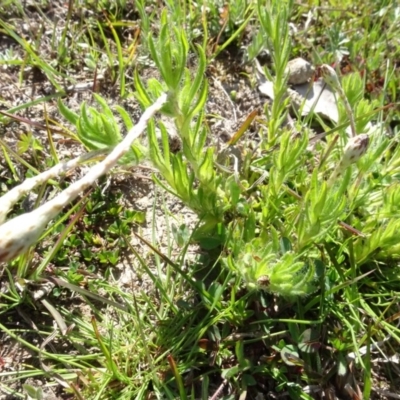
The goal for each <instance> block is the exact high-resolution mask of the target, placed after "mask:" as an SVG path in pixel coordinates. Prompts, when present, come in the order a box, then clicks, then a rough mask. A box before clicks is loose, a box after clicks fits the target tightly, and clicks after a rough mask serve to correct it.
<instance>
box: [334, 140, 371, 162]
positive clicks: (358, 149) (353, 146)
mask: <svg viewBox="0 0 400 400" xmlns="http://www.w3.org/2000/svg"><path fill="white" fill-rule="evenodd" d="M368 144H369V136H368V135H367V134H365V133H362V134H361V135H357V136H356V137H353V138H351V139H350V140H349V141H348V143H347V145H346V147H345V148H344V151H343V156H342V160H341V161H340V164H341V167H342V168H346V167H348V166H349V165H351V164H354V163H356V162H357V161H358V160H359V159H360V158H361V157H362V156H363V155H364V154H365V153H366V152H367V149H368Z"/></svg>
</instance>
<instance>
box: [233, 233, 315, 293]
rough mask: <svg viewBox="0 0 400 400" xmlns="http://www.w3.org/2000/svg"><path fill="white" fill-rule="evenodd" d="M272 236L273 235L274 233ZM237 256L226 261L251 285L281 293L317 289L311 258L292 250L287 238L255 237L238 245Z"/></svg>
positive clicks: (255, 287)
mask: <svg viewBox="0 0 400 400" xmlns="http://www.w3.org/2000/svg"><path fill="white" fill-rule="evenodd" d="M274 236H275V235H274ZM240 248H241V250H239V252H238V254H237V256H235V255H231V256H229V257H228V259H227V263H228V265H229V267H230V268H231V269H234V270H235V271H236V272H238V273H239V274H241V275H242V277H243V280H244V281H245V282H246V284H247V286H248V287H249V288H251V289H261V290H267V291H269V292H271V293H275V294H278V295H281V296H283V297H287V298H290V297H295V296H305V295H308V294H310V293H312V292H314V291H315V290H316V287H315V280H316V274H315V267H314V263H313V262H307V261H304V260H302V259H301V257H299V256H298V255H296V253H295V252H293V251H292V249H291V245H290V243H289V241H288V239H287V238H282V239H280V240H277V239H276V236H275V238H271V241H270V242H269V243H265V240H264V239H263V238H254V239H253V240H251V241H250V242H248V243H245V244H244V245H242V246H240Z"/></svg>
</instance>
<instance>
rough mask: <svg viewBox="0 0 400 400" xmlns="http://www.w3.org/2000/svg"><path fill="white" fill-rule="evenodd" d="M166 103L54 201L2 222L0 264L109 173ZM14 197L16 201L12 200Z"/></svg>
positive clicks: (160, 100)
mask: <svg viewBox="0 0 400 400" xmlns="http://www.w3.org/2000/svg"><path fill="white" fill-rule="evenodd" d="M166 101H167V95H166V94H163V95H161V96H160V97H159V98H158V99H157V101H156V102H155V103H154V104H153V105H152V106H150V107H149V108H147V110H146V111H145V112H144V114H143V115H142V117H141V118H140V120H139V122H138V123H137V124H136V125H135V126H134V127H133V128H132V129H131V130H130V131H129V132H128V134H127V135H126V137H125V138H124V140H123V141H122V142H121V143H119V144H118V145H117V146H116V147H115V148H114V149H113V150H112V152H111V153H110V154H109V155H108V156H107V157H106V158H105V159H104V160H103V161H101V162H100V163H98V164H96V165H95V166H93V167H92V168H91V169H90V171H89V172H88V173H87V174H86V175H85V176H84V177H83V178H81V179H80V180H79V181H76V182H74V183H73V184H71V186H69V187H68V188H67V189H65V190H64V191H63V192H61V193H60V194H59V195H58V196H56V197H55V198H54V199H52V200H50V201H49V202H47V203H45V204H43V205H42V206H40V207H38V208H37V209H36V210H33V211H31V212H29V213H26V214H22V215H20V216H18V217H16V218H14V219H11V220H10V221H7V222H5V223H4V224H3V225H0V262H6V261H10V260H12V259H13V258H15V257H17V256H18V255H19V254H21V253H23V252H25V251H26V250H27V249H28V248H29V247H30V246H32V245H33V244H35V243H36V241H37V240H38V239H39V237H40V235H41V234H42V232H43V230H44V229H45V227H46V225H47V224H48V223H49V222H50V221H51V220H52V219H53V218H54V217H56V216H57V215H58V214H59V213H60V212H61V210H62V209H63V208H64V207H65V206H66V205H67V204H69V203H70V202H71V201H72V200H74V199H75V198H76V197H78V195H79V193H80V192H82V191H83V190H84V189H86V188H87V187H89V186H91V185H92V184H93V183H94V182H95V181H96V180H97V179H98V178H100V177H101V176H103V175H104V174H106V173H107V172H108V171H110V169H111V168H112V167H114V166H115V164H116V163H117V162H118V160H119V159H120V158H121V157H122V156H123V155H124V154H125V153H126V152H127V151H129V149H130V146H131V144H132V142H133V141H134V140H135V139H137V138H138V137H139V136H140V134H141V133H142V132H143V131H144V130H145V128H146V126H147V123H148V121H149V119H150V118H151V117H153V115H154V114H155V113H156V112H157V111H159V110H160V108H161V107H162V106H163V105H164V104H165V102H166ZM73 161H74V160H72V161H71V164H72V165H73ZM66 164H68V163H66ZM71 164H70V165H71ZM54 168H55V167H54ZM62 168H63V167H62V166H60V167H58V169H62ZM50 171H51V170H50ZM50 171H48V172H50ZM53 173H54V170H53ZM50 176H51V175H50ZM25 182H28V183H26V187H28V185H29V186H32V185H33V184H34V181H25ZM24 184H25V183H23V184H21V185H20V186H19V187H18V188H19V189H18V190H17V191H16V192H15V193H14V194H13V195H10V196H9V198H8V199H6V200H5V201H4V203H3V206H4V207H5V208H6V207H7V205H9V204H11V203H12V202H13V201H14V202H15V201H18V198H19V197H18V196H20V195H23V193H26V190H25V188H24ZM21 186H22V188H21ZM21 193H22V194H21ZM5 196H7V195H5ZM17 197H18V198H17ZM16 198H17V200H15V199H16ZM1 204H2V199H0V205H1ZM2 212H3V213H4V212H5V213H6V214H7V212H8V209H7V210H6V211H5V209H4V211H3V210H2ZM3 218H4V216H3Z"/></svg>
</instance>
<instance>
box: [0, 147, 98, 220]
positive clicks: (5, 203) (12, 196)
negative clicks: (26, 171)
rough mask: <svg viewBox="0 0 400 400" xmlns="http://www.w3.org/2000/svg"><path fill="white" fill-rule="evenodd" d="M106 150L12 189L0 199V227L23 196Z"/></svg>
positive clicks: (61, 166) (74, 161)
mask: <svg viewBox="0 0 400 400" xmlns="http://www.w3.org/2000/svg"><path fill="white" fill-rule="evenodd" d="M105 152H106V150H104V149H102V150H95V151H91V152H90V153H87V154H84V155H81V156H79V157H77V158H74V159H73V160H69V161H66V162H63V163H59V164H57V165H55V166H54V167H53V168H50V169H49V170H48V171H44V172H42V173H41V174H39V175H37V176H34V177H32V178H28V179H26V180H25V181H24V182H22V183H21V184H20V185H18V186H16V187H14V188H12V189H11V190H10V191H9V192H7V193H6V194H5V195H4V196H2V197H1V198H0V225H1V224H2V223H3V222H4V221H5V219H6V216H7V214H8V212H9V211H10V209H11V207H12V206H13V205H14V204H15V203H16V202H17V201H18V200H19V199H20V198H21V197H22V196H24V195H26V194H27V193H28V192H30V191H31V190H32V189H33V188H35V187H36V186H38V185H40V184H42V183H45V182H47V181H48V180H49V179H51V178H54V177H55V176H58V175H61V174H63V173H65V172H67V171H69V170H70V169H73V168H76V167H77V166H78V165H79V164H80V163H82V162H85V161H88V160H90V159H91V158H93V157H95V156H97V155H99V154H104V153H105Z"/></svg>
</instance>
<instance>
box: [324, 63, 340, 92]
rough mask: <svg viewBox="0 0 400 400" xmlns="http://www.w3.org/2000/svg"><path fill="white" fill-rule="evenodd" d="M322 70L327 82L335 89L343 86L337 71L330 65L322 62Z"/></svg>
mask: <svg viewBox="0 0 400 400" xmlns="http://www.w3.org/2000/svg"><path fill="white" fill-rule="evenodd" d="M320 71H321V74H322V77H323V78H324V80H325V82H326V83H327V84H329V85H331V86H332V87H333V88H334V89H338V88H341V85H340V81H339V78H338V76H337V74H336V71H335V70H334V69H333V68H332V67H331V66H330V65H327V64H322V65H321V67H320Z"/></svg>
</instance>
